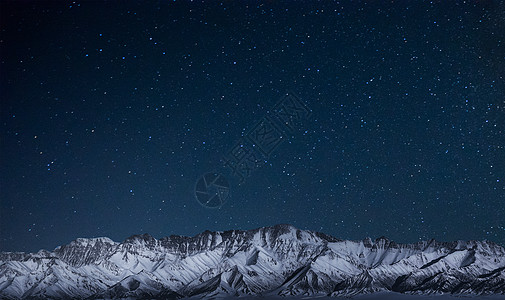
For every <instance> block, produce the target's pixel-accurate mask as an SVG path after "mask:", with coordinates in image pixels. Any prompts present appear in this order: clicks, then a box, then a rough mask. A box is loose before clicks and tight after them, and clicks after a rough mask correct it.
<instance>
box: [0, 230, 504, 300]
mask: <svg viewBox="0 0 505 300" xmlns="http://www.w3.org/2000/svg"><path fill="white" fill-rule="evenodd" d="M504 270H505V250H504V248H502V247H500V246H498V245H496V244H494V243H492V242H489V241H482V242H480V241H456V242H451V243H442V242H437V241H434V240H431V241H425V242H419V243H415V244H397V243H395V242H393V241H390V240H388V239H386V238H379V239H376V240H375V241H374V240H371V239H365V240H362V241H346V240H338V239H336V238H334V237H331V236H328V235H325V234H323V233H318V232H312V231H305V230H299V229H296V228H294V227H292V226H290V225H276V226H273V227H264V228H259V229H254V230H247V231H239V230H233V231H225V232H210V231H205V232H203V233H201V234H198V235H196V236H194V237H185V236H170V237H166V238H162V239H159V240H157V239H155V238H153V237H152V236H150V235H147V234H144V235H135V236H132V237H130V238H128V239H126V240H125V241H123V242H122V243H117V242H114V241H112V240H110V239H108V238H92V239H77V240H75V241H73V242H71V243H70V244H68V245H65V246H61V247H58V248H56V249H55V250H54V251H52V252H48V251H45V250H41V251H39V252H38V253H31V254H28V253H10V252H3V253H0V298H5V299H70V298H74V299H121V298H131V299H178V298H183V297H198V298H200V297H229V296H244V295H262V296H268V295H281V296H291V295H312V296H319V295H329V296H353V295H359V294H365V293H375V292H387V291H391V292H399V293H414V294H431V293H450V294H472V295H484V294H505V271H504Z"/></svg>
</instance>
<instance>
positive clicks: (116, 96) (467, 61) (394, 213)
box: [0, 1, 505, 251]
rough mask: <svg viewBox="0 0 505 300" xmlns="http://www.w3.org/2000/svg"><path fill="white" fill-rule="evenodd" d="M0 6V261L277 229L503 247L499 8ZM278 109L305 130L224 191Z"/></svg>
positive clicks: (503, 52) (502, 33)
mask: <svg viewBox="0 0 505 300" xmlns="http://www.w3.org/2000/svg"><path fill="white" fill-rule="evenodd" d="M0 5H1V10H0V13H1V18H0V23H1V31H0V51H1V52H0V56H1V57H0V59H1V61H0V75H1V77H0V93H1V94H0V96H1V102H0V105H1V107H0V108H1V111H0V113H1V115H0V117H1V131H0V134H1V135H0V170H1V171H0V250H3V251H37V250H39V249H41V248H45V249H49V250H51V249H53V248H54V247H56V246H58V245H60V244H65V243H68V242H70V241H71V240H73V239H75V238H78V237H96V236H108V237H110V238H112V239H114V240H117V241H121V240H123V239H125V238H126V237H128V236H130V235H132V234H137V233H144V232H148V233H150V234H151V235H153V236H155V237H158V238H159V237H163V236H167V235H171V234H183V235H194V234H197V233H199V232H201V231H204V230H206V229H209V230H228V229H249V228H256V227H260V226H268V225H273V224H277V223H290V224H293V225H294V226H296V227H298V228H302V229H311V230H318V231H323V232H325V233H327V234H331V235H334V236H335V237H338V238H343V239H361V238H364V237H367V236H370V237H373V238H374V237H378V236H382V235H385V236H387V237H389V238H391V239H393V240H395V241H397V242H413V241H417V240H419V239H429V238H436V239H439V240H456V239H479V240H481V239H489V240H492V241H495V242H498V243H500V244H502V245H504V244H505V227H504V226H505V221H504V220H505V79H504V76H505V5H504V2H503V1H466V3H463V2H462V1H457V2H451V3H450V4H449V3H445V1H444V2H441V1H440V2H436V3H435V4H431V3H430V2H427V1H401V2H387V3H386V2H385V1H374V2H363V1H354V2H349V1H341V2H329V1H327V2H322V3H320V2H308V1H307V2H297V3H293V2H291V1H289V2H271V1H268V2H252V1H246V2H233V3H232V2H223V3H219V2H213V1H212V2H211V1H205V2H184V1H170V2H169V1H166V2H150V3H146V2H133V1H126V2H121V3H117V2H97V1H93V2H80V1H76V2H74V3H72V4H69V3H63V2H51V3H49V4H48V3H43V2H38V1H37V2H25V3H20V4H16V3H14V2H1V4H0ZM286 91H291V92H292V93H293V94H296V95H297V96H298V97H300V99H302V100H303V101H304V102H305V103H306V105H307V106H308V107H309V108H310V109H311V110H312V115H311V117H310V119H308V120H304V121H303V122H301V123H300V124H298V126H297V129H296V130H295V131H293V132H292V133H290V134H288V135H285V138H284V140H283V142H282V143H281V144H280V145H279V146H278V147H277V148H276V149H275V151H273V152H272V154H271V155H270V157H268V158H267V159H265V160H266V162H265V161H264V160H262V161H261V163H260V164H259V166H258V168H257V169H256V170H254V172H252V173H251V174H250V176H249V177H247V179H246V180H245V182H244V183H243V184H241V185H238V184H237V182H236V180H235V179H236V178H233V175H231V174H229V173H227V171H229V170H228V169H227V168H225V167H222V165H223V155H225V154H226V153H227V152H228V151H230V149H232V148H233V147H234V145H235V144H236V142H237V141H238V140H239V139H240V138H241V137H242V136H243V135H247V132H248V131H250V130H251V129H252V128H253V127H254V126H255V125H256V124H257V123H258V121H260V120H261V119H262V118H263V117H264V116H266V115H268V114H269V113H271V111H270V110H271V108H272V107H273V106H274V105H275V104H276V103H277V102H278V101H279V100H280V99H281V97H282V95H284V94H285V93H286ZM210 171H217V172H221V173H223V174H225V176H227V177H226V178H228V180H229V182H230V185H231V196H230V197H229V199H228V200H227V202H226V203H225V204H224V205H223V206H222V207H221V208H220V209H206V208H204V207H202V206H201V205H200V204H199V203H198V202H197V201H196V199H195V197H194V194H193V189H194V187H195V182H196V180H197V179H198V178H199V176H201V175H202V174H204V173H206V172H210Z"/></svg>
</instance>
